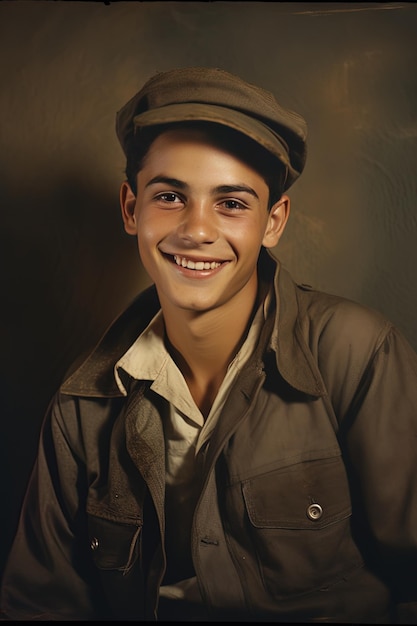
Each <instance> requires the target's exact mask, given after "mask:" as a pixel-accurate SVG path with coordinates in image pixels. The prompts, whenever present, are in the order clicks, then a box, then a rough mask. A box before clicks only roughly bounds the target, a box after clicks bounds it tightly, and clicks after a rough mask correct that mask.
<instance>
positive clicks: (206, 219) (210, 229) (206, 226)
mask: <svg viewBox="0 0 417 626" xmlns="http://www.w3.org/2000/svg"><path fill="white" fill-rule="evenodd" d="M178 235H179V236H180V237H181V239H182V240H183V242H185V243H186V244H187V245H189V246H190V247H191V246H193V245H200V244H203V243H213V242H214V241H216V239H217V236H218V235H217V227H216V216H215V213H214V211H211V210H210V207H209V205H208V204H207V203H206V202H204V201H198V202H197V201H193V202H189V203H188V205H187V206H186V208H185V211H184V212H183V219H182V221H181V223H180V224H179V228H178Z"/></svg>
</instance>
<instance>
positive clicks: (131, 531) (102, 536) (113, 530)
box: [88, 515, 141, 574]
mask: <svg viewBox="0 0 417 626" xmlns="http://www.w3.org/2000/svg"><path fill="white" fill-rule="evenodd" d="M88 530H89V541H90V550H91V554H92V558H93V561H94V563H95V565H96V566H97V568H98V569H100V570H119V571H122V572H123V573H124V574H126V573H128V572H129V570H130V568H131V567H132V566H133V565H134V563H135V562H136V560H137V558H138V555H139V537H140V532H141V526H139V525H135V524H120V523H116V522H113V521H110V520H107V519H104V518H100V517H95V516H92V515H90V516H89V520H88Z"/></svg>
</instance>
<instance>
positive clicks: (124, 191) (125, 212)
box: [120, 180, 137, 235]
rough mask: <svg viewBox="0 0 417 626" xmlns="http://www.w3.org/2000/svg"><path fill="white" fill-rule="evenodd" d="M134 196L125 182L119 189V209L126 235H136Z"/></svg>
mask: <svg viewBox="0 0 417 626" xmlns="http://www.w3.org/2000/svg"><path fill="white" fill-rule="evenodd" d="M135 207H136V196H135V194H134V193H133V191H132V188H131V186H130V185H129V183H128V182H127V181H126V180H125V181H124V182H123V183H122V185H121V187H120V208H121V210H122V218H123V224H124V227H125V231H126V232H127V234H128V235H136V233H137V225H136V217H135Z"/></svg>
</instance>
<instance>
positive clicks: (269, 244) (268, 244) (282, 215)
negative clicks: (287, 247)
mask: <svg viewBox="0 0 417 626" xmlns="http://www.w3.org/2000/svg"><path fill="white" fill-rule="evenodd" d="M289 215H290V199H289V197H288V196H286V195H284V196H281V198H280V199H279V200H278V202H276V203H275V204H274V205H273V206H272V207H271V210H270V211H269V214H268V222H267V225H266V229H265V233H264V237H263V240H262V244H263V245H264V246H265V248H273V247H274V246H276V245H277V243H278V241H279V240H280V239H281V236H282V233H283V232H284V230H285V226H286V224H287V221H288V217H289Z"/></svg>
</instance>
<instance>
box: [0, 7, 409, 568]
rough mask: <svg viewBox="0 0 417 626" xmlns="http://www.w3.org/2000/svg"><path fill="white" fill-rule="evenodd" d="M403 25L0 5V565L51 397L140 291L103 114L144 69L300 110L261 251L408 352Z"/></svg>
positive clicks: (280, 10)
mask: <svg viewBox="0 0 417 626" xmlns="http://www.w3.org/2000/svg"><path fill="white" fill-rule="evenodd" d="M416 32H417V5H416V4H413V3H400V2H397V3H352V2H350V3H331V2H326V3H314V2H313V3H311V2H310V3H297V2H293V3H285V2H265V3H263V2H113V3H111V2H110V3H107V4H104V3H100V2H52V1H51V2H48V1H42V0H41V1H39V0H38V1H36V2H24V1H19V2H13V1H12V2H8V1H7V0H6V1H3V2H1V3H0V76H1V91H0V116H1V117H0V119H1V125H0V148H1V150H0V198H1V207H0V254H1V294H2V306H1V309H0V310H1V324H0V332H1V336H0V338H1V376H0V384H1V389H0V391H1V415H0V446H1V450H0V459H1V462H2V467H1V468H0V469H1V470H2V471H0V482H1V485H0V487H1V493H0V495H1V501H2V507H1V510H0V516H1V518H0V522H1V533H0V537H1V540H0V542H1V544H0V571H1V566H2V564H3V561H4V558H5V555H6V553H7V550H8V547H9V544H10V541H11V537H12V536H13V533H14V530H15V526H16V521H17V515H18V510H19V507H20V504H21V499H22V496H23V492H24V488H25V486H26V482H27V479H28V475H29V472H30V469H31V466H32V463H33V460H34V456H35V453H36V445H37V438H38V435H39V429H40V425H41V421H42V418H43V414H44V412H45V410H46V407H47V404H48V402H49V400H50V398H51V397H52V394H53V393H54V392H55V390H56V389H57V387H58V385H59V383H60V380H61V379H62V376H63V375H64V372H65V371H66V369H67V367H68V366H69V365H70V363H71V362H72V360H73V359H74V358H75V357H76V356H77V355H78V354H79V353H80V352H81V351H83V350H86V349H88V348H89V346H91V345H92V344H94V342H95V341H97V339H98V338H99V337H100V335H101V334H102V332H103V331H104V329H105V328H106V326H107V325H108V324H109V323H110V321H111V320H112V319H113V318H114V317H115V316H116V315H117V314H118V313H119V312H120V311H121V309H122V308H123V307H124V306H126V305H127V304H128V302H129V301H130V300H131V299H132V298H133V296H134V295H135V294H136V293H137V291H138V290H140V289H141V288H143V287H144V286H146V285H148V284H149V283H148V279H147V277H146V276H145V274H144V272H143V270H142V268H141V266H140V262H139V257H138V254H137V251H136V248H135V243H134V241H133V240H131V239H130V238H129V237H128V236H127V235H126V234H125V233H124V231H123V228H122V221H121V217H120V212H119V205H118V191H119V186H120V183H121V181H122V179H123V168H124V162H123V157H122V152H121V149H120V147H119V145H118V143H117V140H116V136H115V133H114V119H115V113H116V111H117V110H118V109H119V108H120V107H121V106H122V105H123V104H124V103H125V101H127V99H128V98H130V97H131V96H132V95H133V94H134V93H135V92H136V91H137V89H138V88H139V87H140V86H141V84H142V83H143V82H144V81H145V80H146V79H147V78H148V77H150V76H151V75H152V74H154V73H155V72H157V71H161V70H167V69H170V68H172V67H182V66H186V65H205V66H217V67H221V68H224V69H227V70H229V71H231V72H235V73H237V74H240V75H241V76H242V77H243V78H245V79H247V80H249V81H252V82H255V83H259V84H260V85H262V86H263V87H265V88H267V89H269V90H271V91H273V92H274V93H275V95H276V96H277V97H278V99H279V100H280V101H282V103H283V104H285V105H287V106H289V107H290V108H292V109H295V110H296V111H299V112H300V113H302V114H303V115H304V116H305V117H306V119H307V121H308V123H309V156H308V160H307V166H306V169H305V172H304V174H303V176H302V177H301V179H300V180H299V181H298V182H297V183H296V184H295V185H294V187H293V188H292V189H291V190H290V196H291V198H292V214H291V217H290V222H289V225H288V227H287V231H286V233H285V235H284V237H283V239H282V241H281V243H280V244H279V248H278V249H277V255H278V256H279V257H280V258H281V260H282V261H283V262H284V264H285V265H286V266H287V268H288V269H289V270H290V271H291V272H292V274H293V276H294V278H296V279H297V280H298V281H300V282H306V283H310V284H312V285H314V286H315V287H317V288H319V289H322V290H326V291H330V292H333V293H337V294H339V295H342V296H346V297H348V298H352V299H354V300H357V301H360V302H362V303H364V304H366V305H369V306H371V307H374V308H377V309H379V310H380V311H382V312H383V313H384V314H385V315H386V316H387V317H388V318H389V319H391V320H392V321H393V322H394V323H395V324H396V325H397V326H398V327H399V328H400V329H401V330H402V331H403V332H404V333H405V334H406V336H407V337H408V339H409V340H410V342H411V343H412V345H413V346H414V347H415V348H417V324H416V313H417V283H416V278H415V269H416V267H417V200H416V198H417V193H416V192H417V182H416V181H417V145H416V138H417V73H416V70H415V68H416V64H417V40H416V37H415V33H416Z"/></svg>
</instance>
